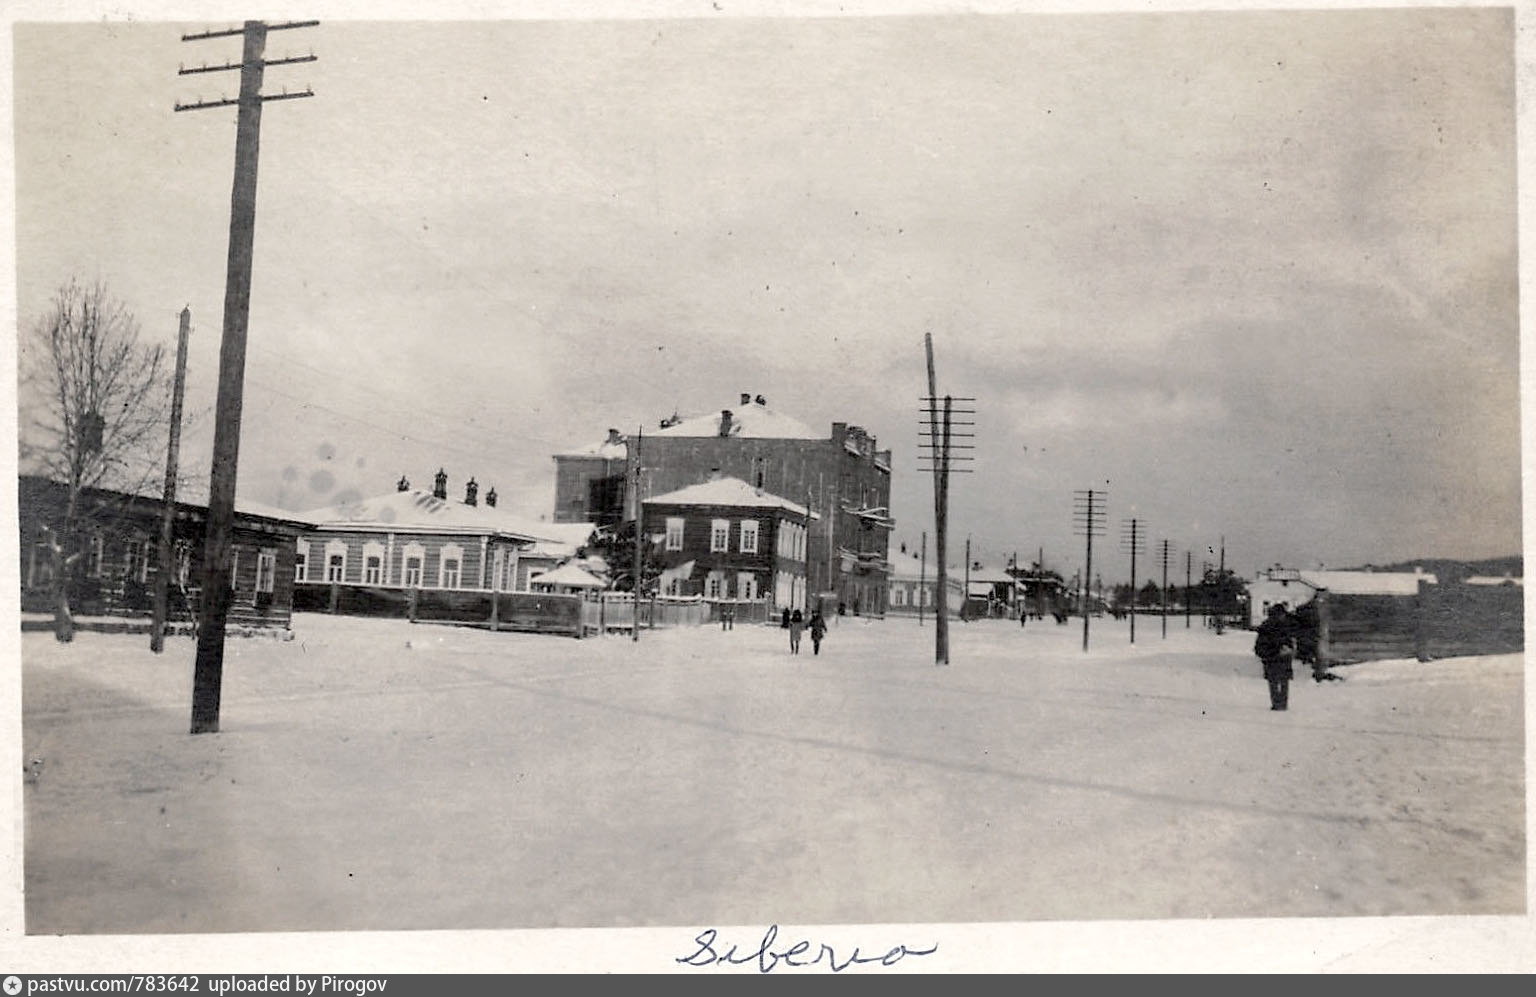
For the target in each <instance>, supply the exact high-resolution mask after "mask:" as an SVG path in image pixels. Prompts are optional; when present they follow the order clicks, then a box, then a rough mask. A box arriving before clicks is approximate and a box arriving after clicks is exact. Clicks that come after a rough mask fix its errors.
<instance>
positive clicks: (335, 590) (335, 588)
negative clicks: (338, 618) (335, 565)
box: [327, 582, 341, 616]
mask: <svg viewBox="0 0 1536 997" xmlns="http://www.w3.org/2000/svg"><path fill="white" fill-rule="evenodd" d="M340 594H341V586H340V585H338V584H336V583H335V582H331V605H330V608H329V609H328V610H327V612H329V613H330V614H331V615H333V616H334V615H335V614H336V601H337V598H338V597H339V596H340Z"/></svg>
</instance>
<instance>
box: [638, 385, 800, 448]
mask: <svg viewBox="0 0 1536 997" xmlns="http://www.w3.org/2000/svg"><path fill="white" fill-rule="evenodd" d="M653 432H654V434H655V435H656V436H663V437H671V436H725V437H729V438H731V439H747V440H825V439H827V438H828V435H827V434H826V433H818V432H816V431H815V430H814V429H812V428H811V427H809V426H807V425H806V424H805V423H803V422H801V421H800V420H799V419H796V418H794V417H793V416H788V415H785V414H784V413H782V412H778V411H775V410H774V409H772V408H770V407H769V406H768V403H767V402H766V401H764V400H763V396H762V395H758V396H756V397H755V398H754V397H753V396H751V395H742V396H741V398H740V401H739V403H738V404H735V405H722V406H721V407H720V408H718V409H716V410H715V411H713V412H708V413H705V414H704V415H697V416H691V417H689V418H684V419H679V420H678V421H676V422H672V421H671V420H668V424H667V425H664V426H662V427H661V428H660V429H656V430H648V431H647V433H646V435H647V436H650V435H651V434H652V433H653Z"/></svg>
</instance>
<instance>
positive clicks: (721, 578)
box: [704, 571, 725, 599]
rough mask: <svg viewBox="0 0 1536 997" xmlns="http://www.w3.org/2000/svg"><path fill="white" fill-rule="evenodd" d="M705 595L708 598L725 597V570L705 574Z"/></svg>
mask: <svg viewBox="0 0 1536 997" xmlns="http://www.w3.org/2000/svg"><path fill="white" fill-rule="evenodd" d="M704 596H705V598H708V599H724V598H725V572H723V571H711V572H710V573H709V574H708V575H706V576H705V578H704Z"/></svg>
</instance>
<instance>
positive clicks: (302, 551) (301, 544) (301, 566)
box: [293, 540, 309, 582]
mask: <svg viewBox="0 0 1536 997" xmlns="http://www.w3.org/2000/svg"><path fill="white" fill-rule="evenodd" d="M293 580H294V581H296V582H307V581H309V541H308V540H296V541H294V544H293Z"/></svg>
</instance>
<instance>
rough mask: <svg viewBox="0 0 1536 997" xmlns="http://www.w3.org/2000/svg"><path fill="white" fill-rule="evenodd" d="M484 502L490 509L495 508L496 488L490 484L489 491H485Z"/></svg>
mask: <svg viewBox="0 0 1536 997" xmlns="http://www.w3.org/2000/svg"><path fill="white" fill-rule="evenodd" d="M485 504H486V505H488V506H490V507H491V508H492V509H494V508H496V488H495V487H494V486H492V488H491V490H490V491H488V492H486V493H485Z"/></svg>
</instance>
